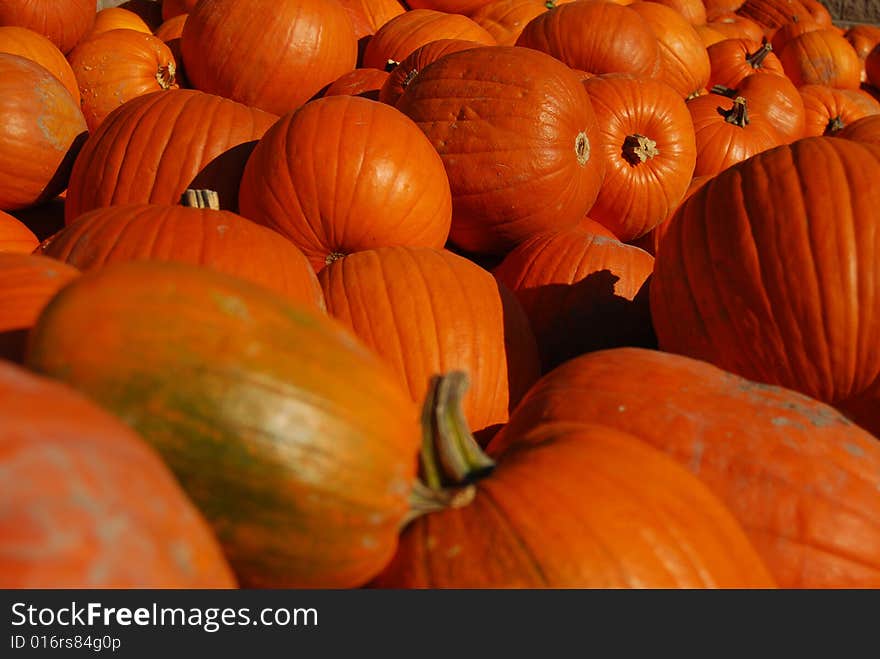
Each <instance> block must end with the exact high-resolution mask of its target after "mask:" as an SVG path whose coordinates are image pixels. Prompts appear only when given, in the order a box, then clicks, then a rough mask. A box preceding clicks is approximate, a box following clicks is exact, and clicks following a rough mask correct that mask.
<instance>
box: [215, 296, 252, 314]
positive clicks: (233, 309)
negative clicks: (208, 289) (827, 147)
mask: <svg viewBox="0 0 880 659" xmlns="http://www.w3.org/2000/svg"><path fill="white" fill-rule="evenodd" d="M211 299H212V300H213V301H214V302H215V303H216V304H217V306H218V307H220V309H221V310H222V311H223V312H224V313H226V314H227V315H229V316H234V317H236V318H240V319H241V320H251V314H250V311H249V310H248V307H247V305H246V304H245V303H244V302H243V301H242V300H241V298H238V297H236V296H234V295H223V294H222V293H218V292H216V291H214V292H212V293H211Z"/></svg>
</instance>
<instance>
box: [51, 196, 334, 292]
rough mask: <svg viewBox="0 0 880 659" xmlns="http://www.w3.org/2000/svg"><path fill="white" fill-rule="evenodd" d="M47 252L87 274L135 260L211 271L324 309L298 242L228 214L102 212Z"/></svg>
mask: <svg viewBox="0 0 880 659" xmlns="http://www.w3.org/2000/svg"><path fill="white" fill-rule="evenodd" d="M39 253H41V254H44V255H46V256H51V257H52V258H55V259H58V260H59V261H64V262H65V263H68V264H70V265H72V266H74V267H76V268H78V269H79V270H82V271H83V272H86V271H91V270H97V269H99V268H103V267H105V266H107V265H110V264H111V263H118V262H121V261H134V260H157V261H180V262H183V263H192V264H194V265H203V266H207V267H210V268H213V269H215V270H219V271H221V272H226V273H228V274H230V275H234V276H236V277H241V278H242V279H247V280H249V281H252V282H254V283H256V284H260V285H262V286H265V287H266V288H270V289H272V290H274V291H276V292H277V293H279V294H281V295H283V296H285V297H286V298H288V299H289V300H291V301H293V302H296V303H298V304H302V305H303V306H310V307H313V308H316V309H324V298H323V295H322V293H321V288H320V286H319V285H318V280H317V278H316V277H315V272H314V270H312V267H311V266H310V265H309V263H308V261H307V260H306V258H305V256H303V254H302V252H300V251H299V250H298V249H297V248H296V247H295V246H294V245H293V244H291V243H290V241H288V240H285V239H284V238H283V237H282V236H280V235H278V234H277V233H275V232H274V231H270V230H268V229H266V228H265V227H261V226H259V225H258V224H254V223H253V222H250V221H249V220H245V219H244V218H243V217H240V216H239V215H236V214H234V213H230V212H228V211H214V210H210V209H207V208H185V207H183V206H158V205H149V204H134V205H126V206H110V207H109V208H99V209H96V210H93V211H90V212H88V213H85V214H83V215H80V216H79V217H78V218H77V219H76V221H75V222H73V224H71V225H70V226H68V227H66V228H65V229H63V230H62V231H60V232H59V233H57V234H55V235H54V236H52V237H51V238H50V239H49V240H47V241H45V242H44V243H43V244H42V245H41V247H40V251H39Z"/></svg>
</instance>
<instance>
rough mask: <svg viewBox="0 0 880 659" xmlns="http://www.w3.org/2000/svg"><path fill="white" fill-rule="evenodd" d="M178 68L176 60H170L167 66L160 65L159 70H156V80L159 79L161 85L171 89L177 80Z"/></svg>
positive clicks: (163, 87)
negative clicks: (175, 63) (175, 64)
mask: <svg viewBox="0 0 880 659" xmlns="http://www.w3.org/2000/svg"><path fill="white" fill-rule="evenodd" d="M176 71H177V69H176V68H175V66H174V62H168V64H166V65H165V66H160V67H159V70H158V71H157V72H156V80H158V81H159V86H160V87H161V88H162V89H171V88H172V87H174V85H175V83H176V82H177V80H176V78H175V75H174V74H175V73H176Z"/></svg>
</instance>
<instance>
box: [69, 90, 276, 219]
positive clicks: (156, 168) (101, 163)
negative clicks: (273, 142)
mask: <svg viewBox="0 0 880 659" xmlns="http://www.w3.org/2000/svg"><path fill="white" fill-rule="evenodd" d="M276 119H277V117H275V116H274V115H271V114H268V113H267V112H263V111H262V110H257V109H256V108H249V107H247V106H244V105H241V104H240V103H235V102H234V101H230V100H228V99H224V98H220V97H219V96H213V95H211V94H204V93H202V92H198V91H195V90H184V89H176V90H170V91H167V92H154V93H152V94H147V95H146V96H140V97H138V98H136V99H133V100H131V101H129V102H128V103H126V104H125V105H124V106H123V107H121V108H119V109H118V110H116V111H115V112H114V113H112V114H111V115H110V116H109V117H107V119H106V120H105V121H104V122H103V123H102V124H101V126H100V127H99V128H98V130H96V131H95V132H94V133H93V134H92V135H90V136H89V139H88V141H87V142H86V144H85V146H84V148H83V150H82V153H81V154H80V155H79V157H78V158H77V161H76V165H75V166H74V168H73V172H72V173H71V176H70V188H69V190H68V192H67V203H66V204H65V214H66V217H67V220H68V222H70V221H73V220H74V219H76V218H77V217H79V216H80V215H82V214H83V213H85V212H86V211H90V210H93V209H95V208H103V207H104V206H112V205H121V204H132V203H152V204H176V203H177V202H178V201H179V200H180V198H181V196H182V195H183V193H184V192H185V191H186V190H187V189H189V188H197V189H210V190H214V191H216V192H217V193H218V194H219V196H220V206H221V208H224V209H227V210H235V209H236V208H237V207H238V187H239V184H240V182H241V175H242V173H243V172H244V166H245V163H246V162H247V159H248V156H249V155H250V153H251V151H252V150H253V148H254V146H255V145H256V142H257V140H259V139H260V137H262V135H263V133H264V132H265V131H266V129H267V128H269V126H271V125H272V123H273V122H274V121H275V120H276ZM197 147H198V148H197Z"/></svg>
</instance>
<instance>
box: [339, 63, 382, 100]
mask: <svg viewBox="0 0 880 659" xmlns="http://www.w3.org/2000/svg"><path fill="white" fill-rule="evenodd" d="M387 79H388V72H387V71H380V70H379V69H355V70H354V71H349V72H348V73H345V74H343V75H341V76H339V77H338V78H337V79H336V80H334V81H333V84H331V85H330V86H329V87H327V89H325V90H324V96H363V97H364V98H368V99H370V100H372V101H377V100H379V90H380V89H382V85H384V84H385V81H386V80H387Z"/></svg>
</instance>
